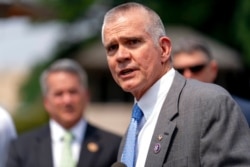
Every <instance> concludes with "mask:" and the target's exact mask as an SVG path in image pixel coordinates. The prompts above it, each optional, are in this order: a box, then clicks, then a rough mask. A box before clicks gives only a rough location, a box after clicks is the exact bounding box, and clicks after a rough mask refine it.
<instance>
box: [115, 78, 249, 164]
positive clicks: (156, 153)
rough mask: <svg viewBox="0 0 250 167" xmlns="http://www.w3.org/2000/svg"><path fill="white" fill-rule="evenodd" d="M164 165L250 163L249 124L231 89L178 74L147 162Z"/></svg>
mask: <svg viewBox="0 0 250 167" xmlns="http://www.w3.org/2000/svg"><path fill="white" fill-rule="evenodd" d="M159 136H162V138H161V137H159ZM125 138H126V136H125V137H124V138H123V140H122V143H121V146H120V150H119V155H118V161H120V159H121V154H122V150H123V147H124V141H125ZM162 166H163V167H199V166H202V167H225V166H227V167H229V166H234V167H243V166H244V167H249V166H250V132H249V128H248V125H247V122H246V119H245V118H244V116H243V114H242V112H241V111H240V109H239V106H238V105H236V103H235V102H234V101H233V100H232V97H231V96H230V95H229V94H228V92H226V91H225V90H224V89H223V88H221V87H219V86H217V85H212V84H207V83H201V82H199V81H195V80H186V79H185V78H184V77H183V76H181V75H180V74H179V73H176V75H175V78H174V82H173V85H172V86H171V88H170V90H169V93H168V95H167V97H166V99H165V102H164V104H163V106H162V109H161V112H160V115H159V118H158V121H157V124H156V128H155V130H154V134H153V137H152V139H151V144H150V147H149V151H148V155H147V159H146V164H145V167H162Z"/></svg>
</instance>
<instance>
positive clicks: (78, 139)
mask: <svg viewBox="0 0 250 167" xmlns="http://www.w3.org/2000/svg"><path fill="white" fill-rule="evenodd" d="M86 125H87V123H86V121H85V120H84V119H82V120H80V121H79V122H78V123H77V124H76V125H75V126H74V127H73V128H71V129H70V131H71V133H72V134H73V136H74V139H73V142H72V154H73V158H74V160H75V162H76V163H77V162H78V159H79V155H80V151H81V144H82V142H83V139H84V136H85V131H86ZM50 129H51V139H52V156H53V164H54V167H59V165H60V161H61V154H62V146H63V140H62V137H63V135H64V133H65V131H66V130H65V129H64V128H63V127H62V126H61V125H59V124H58V123H57V122H56V121H54V120H50Z"/></svg>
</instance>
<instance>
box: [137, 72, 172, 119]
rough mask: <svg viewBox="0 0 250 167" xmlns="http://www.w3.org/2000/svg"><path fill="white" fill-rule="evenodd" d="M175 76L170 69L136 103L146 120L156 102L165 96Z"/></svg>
mask: <svg viewBox="0 0 250 167" xmlns="http://www.w3.org/2000/svg"><path fill="white" fill-rule="evenodd" d="M174 75H175V70H174V69H173V68H171V69H170V70H169V71H168V72H167V73H166V74H164V75H163V76H162V77H161V78H160V79H159V80H158V81H157V82H156V83H155V84H154V85H153V86H151V88H150V89H149V90H148V91H147V92H146V93H145V94H144V95H143V96H142V97H141V99H140V100H139V101H138V102H137V101H136V100H135V102H137V103H138V106H139V107H140V108H141V110H142V111H143V114H144V117H145V119H146V120H148V119H149V117H150V115H151V113H152V111H153V109H154V107H155V106H154V105H155V104H157V103H156V102H157V100H158V99H159V98H161V97H162V96H165V97H166V96H167V93H168V91H169V89H170V86H171V85H172V82H173V79H174Z"/></svg>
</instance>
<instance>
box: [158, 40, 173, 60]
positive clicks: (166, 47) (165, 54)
mask: <svg viewBox="0 0 250 167" xmlns="http://www.w3.org/2000/svg"><path fill="white" fill-rule="evenodd" d="M159 40H160V41H159V42H160V47H161V50H162V53H161V61H162V63H163V62H166V61H168V60H169V59H170V55H171V49H172V44H171V41H170V39H169V38H168V37H166V36H163V37H161V38H160V39H159Z"/></svg>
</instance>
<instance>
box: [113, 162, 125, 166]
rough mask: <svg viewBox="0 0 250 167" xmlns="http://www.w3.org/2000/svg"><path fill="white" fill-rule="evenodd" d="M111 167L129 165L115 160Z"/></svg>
mask: <svg viewBox="0 0 250 167" xmlns="http://www.w3.org/2000/svg"><path fill="white" fill-rule="evenodd" d="M111 167H127V165H125V164H124V163H122V162H115V163H113V165H112V166H111Z"/></svg>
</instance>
